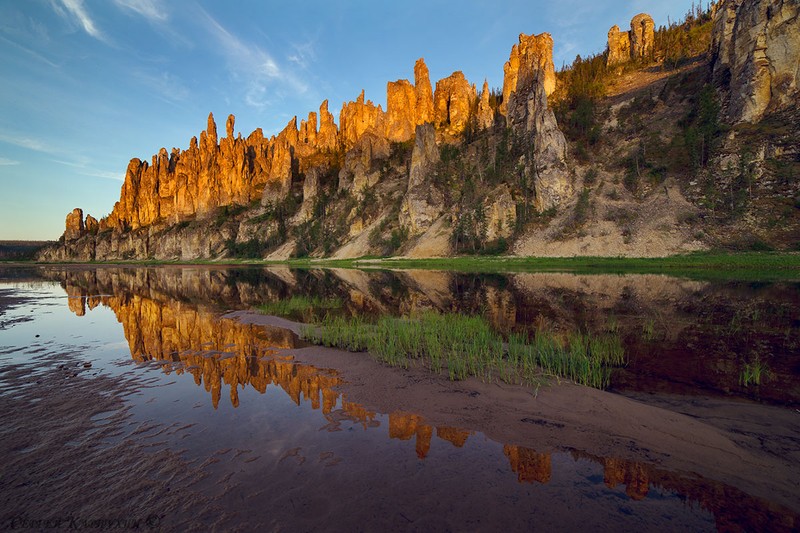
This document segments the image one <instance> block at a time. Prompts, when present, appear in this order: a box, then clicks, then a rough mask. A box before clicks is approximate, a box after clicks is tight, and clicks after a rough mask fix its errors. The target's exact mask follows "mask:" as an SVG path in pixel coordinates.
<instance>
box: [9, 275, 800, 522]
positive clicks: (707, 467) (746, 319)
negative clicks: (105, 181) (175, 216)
mask: <svg viewBox="0 0 800 533" xmlns="http://www.w3.org/2000/svg"><path fill="white" fill-rule="evenodd" d="M315 299H316V300H315ZM320 299H323V300H324V302H325V304H324V307H325V309H314V307H313V303H314V302H315V301H316V302H319V301H320ZM304 301H308V302H311V305H310V306H305V307H304V306H302V305H295V306H289V308H288V309H284V310H283V311H282V312H281V314H282V315H283V316H284V318H286V319H288V320H291V321H293V322H314V321H318V320H319V319H320V317H321V316H322V315H324V313H339V314H343V315H362V316H364V317H365V318H367V319H370V318H374V317H376V316H379V315H382V314H389V315H394V316H411V315H414V314H415V313H419V312H420V311H426V310H432V311H437V312H443V313H462V314H469V315H481V316H483V317H485V318H486V319H487V321H488V322H489V323H490V324H491V325H492V327H493V328H494V329H496V330H497V331H498V332H500V333H502V334H503V335H504V336H507V335H508V334H510V333H512V332H533V331H537V330H542V329H546V330H548V331H550V332H555V333H563V334H565V335H566V334H569V333H570V332H583V333H588V334H600V333H602V334H603V335H614V336H615V337H618V338H619V339H620V341H621V342H622V344H623V346H624V348H625V352H626V356H627V360H628V363H627V365H626V366H624V367H622V368H616V369H614V370H613V373H612V376H611V385H610V387H609V389H608V390H607V391H595V390H592V391H583V388H581V387H576V386H573V385H569V384H566V383H563V382H561V380H555V379H553V380H551V381H550V383H549V384H546V385H544V386H542V387H541V389H540V390H538V391H533V392H532V391H529V390H526V391H520V390H518V389H519V387H517V388H514V387H509V386H500V385H499V384H493V383H475V384H472V383H464V384H450V383H449V382H447V380H446V379H444V378H442V377H439V376H431V377H429V378H427V377H425V376H424V374H419V373H417V374H415V373H413V372H404V371H402V370H399V369H392V370H391V371H390V373H391V379H392V380H394V381H391V383H392V384H391V386H390V385H389V384H388V383H389V382H388V381H386V382H383V381H381V380H383V379H384V378H383V377H382V376H383V375H384V374H383V370H382V371H381V372H375V373H374V379H371V380H370V379H367V380H366V381H365V384H364V386H363V387H361V388H359V386H358V383H359V382H358V379H357V375H356V374H352V378H351V374H349V373H348V372H349V371H350V370H349V369H348V368H347V367H345V366H343V367H341V368H340V367H337V366H336V364H335V361H338V359H336V360H334V359H331V363H330V364H326V363H325V361H326V359H325V357H324V353H323V352H320V353H323V355H319V354H316V355H315V354H314V353H312V352H314V350H320V349H318V348H314V347H309V346H308V345H306V344H305V343H303V342H302V341H300V340H299V339H298V337H297V335H296V334H295V333H293V332H292V331H291V330H290V329H284V328H280V327H277V326H276V325H274V324H273V325H270V326H263V325H258V324H253V323H248V321H247V320H241V317H240V316H239V317H238V318H234V317H231V316H223V315H225V314H226V313H229V312H231V311H236V310H251V309H254V308H255V307H256V306H260V305H265V304H266V305H269V306H273V308H274V309H276V313H277V312H278V311H277V310H278V307H277V306H276V303H277V302H295V303H297V302H304ZM320 307H323V306H322V305H320ZM298 350H299V351H298ZM300 353H308V354H309V357H315V359H313V360H314V362H315V363H314V364H313V365H312V364H308V363H307V362H298V361H301V360H302V361H306V360H305V359H303V358H302V357H299V356H297V357H296V354H300ZM359 357H366V356H359ZM361 371H362V373H363V369H362V370H361ZM353 372H355V370H354V371H353ZM386 375H387V376H388V375H389V374H386ZM421 376H422V377H421ZM386 379H389V378H386ZM398 380H399V381H398ZM402 380H405V381H402ZM362 381H364V380H362ZM369 381H372V383H367V382H369ZM354 384H355V385H354ZM382 386H385V387H386V388H387V394H386V395H383V396H382V395H380V393H379V392H378V393H375V392H374V390H378V391H380V388H381V387H382ZM348 387H349V388H348ZM389 388H391V390H392V393H391V394H389V393H388V389H389ZM370 391H372V392H370ZM421 391H424V392H421ZM457 392H466V394H455V393H457ZM534 393H535V394H534ZM495 394H496V395H497V396H496V398H497V401H496V402H495V396H494V395H495ZM478 396H480V398H478ZM523 397H524V398H525V400H524V401H522V400H518V398H523ZM0 398H1V399H2V407H0V420H2V428H1V429H0V431H1V432H2V433H0V434H2V439H0V453H2V456H3V457H4V461H3V466H1V467H0V472H2V480H3V481H2V486H1V487H0V524H2V525H0V527H2V528H3V529H17V528H27V529H49V528H51V527H52V528H60V529H74V528H76V527H83V528H90V527H94V528H102V527H109V528H110V527H138V528H139V529H147V528H158V529H168V530H170V529H171V530H187V529H188V530H192V529H195V530H207V529H208V528H209V527H211V528H215V529H226V530H228V529H237V528H238V529H243V530H251V529H254V528H257V527H258V528H265V529H268V530H277V531H283V530H291V531H297V530H369V531H372V530H412V531H416V530H419V531H431V530H497V529H500V528H504V529H511V530H531V529H540V530H578V529H580V530H587V531H595V530H600V531H602V530H615V531H618V530H644V531H665V530H684V531H686V530H691V531H712V530H721V531H791V530H796V529H797V528H798V527H800V498H798V494H800V410H798V409H800V284H798V283H792V282H770V283H757V282H750V281H747V282H738V281H724V282H709V281H694V280H688V279H681V278H671V277H667V276H658V275H624V276H622V275H573V274H558V273H531V274H508V275H494V274H493V275H475V274H456V273H450V272H430V271H402V272H386V271H379V272H377V271H376V272H368V271H359V270H338V269H332V270H290V269H288V268H223V267H219V268H215V267H153V268H145V267H131V268H123V267H97V268H90V267H18V268H14V267H0ZM437 398H444V399H445V400H441V402H440V401H439V400H437ZM565 398H570V402H571V401H572V400H574V401H575V404H574V405H575V406H576V407H571V406H572V405H573V404H572V403H569V405H570V407H565V405H567V404H565V403H564V400H562V399H565ZM479 401H480V402H483V403H475V402H479ZM437 402H439V403H440V404H441V405H438V410H437V406H436V405H433V404H435V403H437ZM495 404H496V405H502V406H508V408H506V407H503V408H502V409H501V408H498V409H497V411H495V410H492V408H491V406H492V405H495ZM487 406H489V407H487ZM529 411H530V412H531V413H535V414H530V415H529V416H526V415H525V413H528V412H529ZM519 413H522V414H521V415H520V414H519ZM649 424H650V425H649ZM652 427H655V428H656V429H657V430H659V431H663V432H664V435H666V437H662V436H660V434H659V435H658V436H654V435H653V433H652ZM648 428H651V429H648Z"/></svg>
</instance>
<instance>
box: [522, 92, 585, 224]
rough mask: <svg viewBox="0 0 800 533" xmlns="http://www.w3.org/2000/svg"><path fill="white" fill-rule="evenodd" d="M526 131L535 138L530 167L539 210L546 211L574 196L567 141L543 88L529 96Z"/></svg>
mask: <svg viewBox="0 0 800 533" xmlns="http://www.w3.org/2000/svg"><path fill="white" fill-rule="evenodd" d="M528 94H529V96H528V101H527V120H526V130H527V132H529V133H530V134H531V136H532V138H533V143H534V150H533V161H532V162H531V164H530V165H528V171H529V173H531V174H532V177H533V185H534V191H535V193H536V202H535V205H536V208H537V209H538V210H539V211H546V210H548V209H550V208H552V207H556V206H558V205H560V204H561V203H563V202H564V200H566V199H567V198H569V197H570V196H572V194H573V192H574V189H573V186H572V181H571V179H570V176H569V169H568V168H567V140H566V138H565V137H564V133H563V132H562V131H561V130H560V129H559V128H558V123H557V122H556V117H555V115H554V114H553V110H552V109H550V108H549V107H548V105H547V95H546V94H545V91H544V84H543V83H542V82H541V81H540V82H538V83H534V85H533V90H532V91H531V92H530V93H528Z"/></svg>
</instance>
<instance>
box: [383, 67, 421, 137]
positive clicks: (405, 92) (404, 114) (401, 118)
mask: <svg viewBox="0 0 800 533" xmlns="http://www.w3.org/2000/svg"><path fill="white" fill-rule="evenodd" d="M416 115H417V91H416V89H415V88H414V86H413V85H411V83H410V82H409V81H408V80H397V81H390V82H389V83H388V84H387V85H386V138H387V139H389V140H390V141H395V142H403V141H407V140H408V139H410V138H411V137H413V136H414V128H415V127H416V121H417V116H416Z"/></svg>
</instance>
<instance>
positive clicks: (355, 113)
mask: <svg viewBox="0 0 800 533" xmlns="http://www.w3.org/2000/svg"><path fill="white" fill-rule="evenodd" d="M384 120H385V116H384V112H383V109H382V108H381V106H379V105H378V106H376V105H375V104H373V103H372V100H366V101H365V100H364V91H361V94H360V95H358V98H356V101H355V102H347V103H345V104H343V105H342V111H341V113H339V135H340V144H341V145H342V146H343V147H344V149H345V150H349V149H350V148H352V147H353V146H355V144H356V142H358V139H359V138H360V137H361V136H362V135H364V133H365V132H366V131H367V130H373V132H376V133H377V132H380V134H382V133H383V131H384Z"/></svg>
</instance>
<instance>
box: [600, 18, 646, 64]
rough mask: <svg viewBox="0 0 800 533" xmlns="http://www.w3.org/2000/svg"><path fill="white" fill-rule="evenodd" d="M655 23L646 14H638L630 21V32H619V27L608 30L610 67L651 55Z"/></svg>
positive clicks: (608, 61)
mask: <svg viewBox="0 0 800 533" xmlns="http://www.w3.org/2000/svg"><path fill="white" fill-rule="evenodd" d="M655 26H656V25H655V22H654V21H653V17H651V16H650V15H648V14H647V13H639V14H638V15H636V16H635V17H633V18H632V19H631V30H630V31H621V30H620V29H619V26H617V25H614V26H611V29H610V30H608V57H607V58H606V64H607V65H608V66H609V67H610V66H613V65H619V64H620V63H627V62H628V61H630V60H631V59H643V58H648V57H651V56H652V55H653V47H654V46H655Z"/></svg>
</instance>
